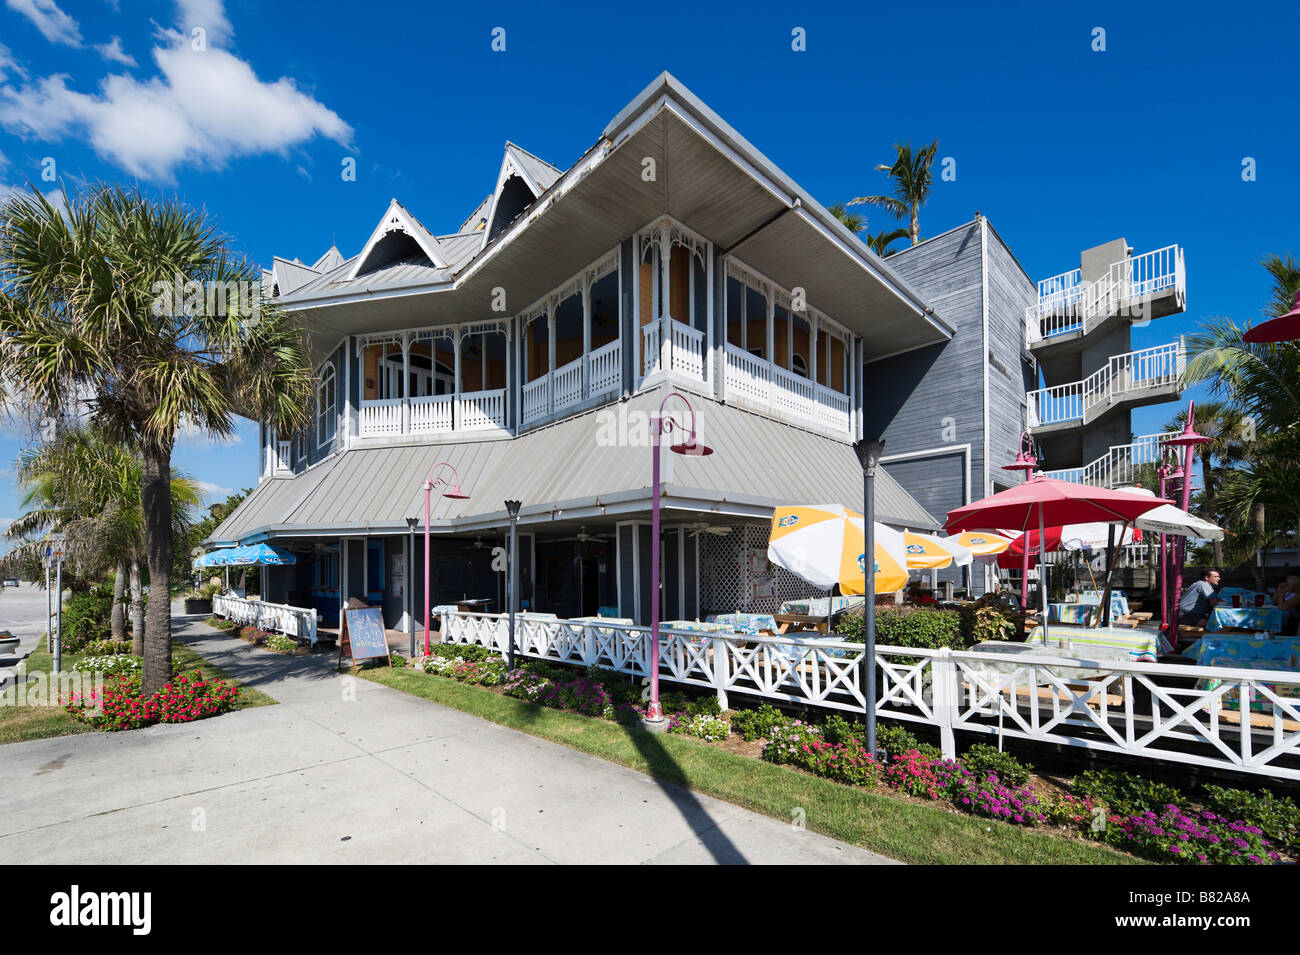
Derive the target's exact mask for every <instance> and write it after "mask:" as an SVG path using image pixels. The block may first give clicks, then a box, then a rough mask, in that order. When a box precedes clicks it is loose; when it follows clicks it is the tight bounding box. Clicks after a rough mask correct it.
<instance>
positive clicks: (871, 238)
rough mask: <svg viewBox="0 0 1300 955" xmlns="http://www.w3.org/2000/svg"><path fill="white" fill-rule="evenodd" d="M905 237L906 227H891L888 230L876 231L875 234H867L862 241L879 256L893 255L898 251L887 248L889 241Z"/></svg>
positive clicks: (892, 241)
mask: <svg viewBox="0 0 1300 955" xmlns="http://www.w3.org/2000/svg"><path fill="white" fill-rule="evenodd" d="M906 238H907V230H906V229H891V230H890V231H888V232H877V233H876V234H875V235H871V234H868V235H867V237H866V238H865V239H864V240H863V241H864V242H866V243H867V245H868V246H869V247H870V248H871V251H872V252H874V253H876V255H878V256H880V257H881V258H884V257H885V256H887V255H893V254H894V253H895V252H897V251H898V250H897V249H891V248H888V246H889V245H890V244H891V243H894V242H897V241H898V240H899V239H906Z"/></svg>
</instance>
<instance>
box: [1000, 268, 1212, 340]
mask: <svg viewBox="0 0 1300 955" xmlns="http://www.w3.org/2000/svg"><path fill="white" fill-rule="evenodd" d="M1165 292H1173V294H1175V295H1176V296H1177V297H1178V300H1179V304H1180V306H1181V304H1182V303H1183V302H1185V301H1186V298H1187V277H1186V270H1185V267H1184V264H1183V250H1182V248H1180V247H1179V246H1177V245H1170V246H1166V247H1165V248H1163V249H1156V250H1155V251H1153V252H1145V253H1143V254H1142V255H1139V256H1135V257H1133V258H1126V259H1123V260H1121V261H1119V262H1116V263H1114V264H1113V265H1111V267H1110V269H1109V270H1107V272H1106V274H1105V275H1103V276H1101V277H1100V278H1099V279H1097V280H1096V281H1095V282H1088V283H1084V282H1083V279H1082V273H1081V271H1080V270H1079V269H1075V270H1074V271H1073V272H1063V273H1062V274H1060V275H1055V276H1053V277H1052V278H1050V279H1044V280H1043V281H1041V282H1039V283H1038V303H1037V304H1036V305H1031V306H1030V307H1029V308H1028V309H1026V310H1025V343H1026V344H1027V345H1033V344H1035V343H1036V342H1040V341H1043V340H1046V339H1049V338H1052V337H1053V336H1056V335H1064V334H1067V333H1069V332H1084V333H1087V332H1088V331H1090V330H1091V329H1092V327H1093V326H1094V325H1096V324H1097V323H1099V322H1101V321H1103V320H1105V319H1106V318H1109V317H1110V316H1112V315H1124V314H1127V313H1130V312H1132V313H1133V314H1134V317H1137V318H1141V317H1143V315H1142V313H1141V308H1142V307H1143V304H1144V302H1145V300H1147V299H1150V298H1152V297H1154V296H1157V295H1161V294H1163V293H1165Z"/></svg>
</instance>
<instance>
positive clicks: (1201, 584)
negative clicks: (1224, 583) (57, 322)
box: [1178, 570, 1219, 628]
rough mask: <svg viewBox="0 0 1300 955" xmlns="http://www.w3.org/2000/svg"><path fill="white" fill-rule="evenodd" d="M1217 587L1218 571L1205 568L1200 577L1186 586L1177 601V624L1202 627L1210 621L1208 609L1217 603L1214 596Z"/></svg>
mask: <svg viewBox="0 0 1300 955" xmlns="http://www.w3.org/2000/svg"><path fill="white" fill-rule="evenodd" d="M1218 589H1219V572H1218V571H1217V570H1207V571H1206V572H1205V573H1203V574H1201V579H1200V580H1198V581H1197V582H1196V583H1194V584H1192V585H1191V586H1190V587H1188V588H1187V592H1186V593H1184V594H1183V599H1182V600H1180V601H1179V602H1178V624H1179V626H1182V627H1201V628H1204V627H1205V625H1206V624H1207V623H1209V621H1210V611H1211V610H1213V609H1214V608H1215V606H1216V605H1217V604H1218V603H1219V598H1218V597H1216V596H1214V595H1215V593H1216V592H1217V591H1218Z"/></svg>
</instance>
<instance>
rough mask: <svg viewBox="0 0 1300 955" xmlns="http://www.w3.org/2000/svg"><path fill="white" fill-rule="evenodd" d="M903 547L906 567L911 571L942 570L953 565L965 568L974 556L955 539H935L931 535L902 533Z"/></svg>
mask: <svg viewBox="0 0 1300 955" xmlns="http://www.w3.org/2000/svg"><path fill="white" fill-rule="evenodd" d="M903 545H904V546H905V547H906V548H907V566H908V567H909V568H910V569H912V570H943V569H944V568H945V567H951V566H952V565H953V564H956V565H957V566H958V567H965V566H966V565H967V564H969V563H970V562H971V561H972V560H973V559H974V556H975V555H974V554H973V553H972V552H971V550H970V548H969V547H963V546H962V545H961V544H959V543H958V542H957V538H955V537H935V536H933V535H932V534H914V533H912V532H911V531H904V532H903Z"/></svg>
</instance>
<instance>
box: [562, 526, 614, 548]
mask: <svg viewBox="0 0 1300 955" xmlns="http://www.w3.org/2000/svg"><path fill="white" fill-rule="evenodd" d="M555 540H556V541H557V542H558V541H578V542H579V543H582V544H585V543H587V542H588V541H599V540H604V538H603V537H597V536H596V535H595V534H588V533H587V525H585V524H583V525H582V526H581V527H579V528H578V533H577V534H575V535H574V536H573V537H557V538H555Z"/></svg>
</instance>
